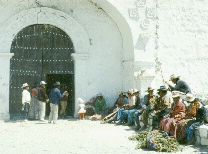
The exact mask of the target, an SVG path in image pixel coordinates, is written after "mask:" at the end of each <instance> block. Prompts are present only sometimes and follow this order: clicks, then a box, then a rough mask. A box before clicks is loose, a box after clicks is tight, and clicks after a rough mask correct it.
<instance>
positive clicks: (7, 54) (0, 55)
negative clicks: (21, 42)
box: [0, 52, 14, 59]
mask: <svg viewBox="0 0 208 154" xmlns="http://www.w3.org/2000/svg"><path fill="white" fill-rule="evenodd" d="M13 56H14V53H4V52H0V58H9V59H10V58H12V57H13Z"/></svg>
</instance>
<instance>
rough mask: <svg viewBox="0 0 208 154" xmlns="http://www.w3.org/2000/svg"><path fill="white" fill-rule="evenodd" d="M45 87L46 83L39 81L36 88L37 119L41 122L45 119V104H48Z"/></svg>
mask: <svg viewBox="0 0 208 154" xmlns="http://www.w3.org/2000/svg"><path fill="white" fill-rule="evenodd" d="M45 85H46V82H45V81H41V82H40V86H39V87H38V101H39V119H40V120H41V121H44V119H45V110H46V102H48V95H47V94H46V89H45Z"/></svg>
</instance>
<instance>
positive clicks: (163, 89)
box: [157, 86, 168, 91]
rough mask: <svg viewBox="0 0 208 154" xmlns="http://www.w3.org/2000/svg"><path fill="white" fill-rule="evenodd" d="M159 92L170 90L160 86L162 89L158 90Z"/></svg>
mask: <svg viewBox="0 0 208 154" xmlns="http://www.w3.org/2000/svg"><path fill="white" fill-rule="evenodd" d="M157 91H168V88H167V87H166V86H160V88H159V89H157Z"/></svg>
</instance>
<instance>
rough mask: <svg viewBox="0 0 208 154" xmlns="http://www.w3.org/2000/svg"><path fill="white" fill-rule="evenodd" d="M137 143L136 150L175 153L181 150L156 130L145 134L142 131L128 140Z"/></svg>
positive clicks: (177, 144) (170, 138)
mask: <svg viewBox="0 0 208 154" xmlns="http://www.w3.org/2000/svg"><path fill="white" fill-rule="evenodd" d="M129 139H130V140H136V141H138V145H137V148H139V149H150V150H155V151H159V152H176V151H179V150H182V148H181V146H180V145H179V143H178V142H177V141H176V140H175V139H174V138H172V137H169V136H168V134H167V133H165V132H159V131H157V130H154V131H151V132H147V131H143V132H140V133H138V134H137V135H134V136H132V137H130V138H129Z"/></svg>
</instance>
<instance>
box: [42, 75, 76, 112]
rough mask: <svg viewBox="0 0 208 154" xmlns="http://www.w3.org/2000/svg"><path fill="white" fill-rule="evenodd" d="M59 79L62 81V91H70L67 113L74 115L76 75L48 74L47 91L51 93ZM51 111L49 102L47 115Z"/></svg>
mask: <svg viewBox="0 0 208 154" xmlns="http://www.w3.org/2000/svg"><path fill="white" fill-rule="evenodd" d="M56 81H59V82H60V83H61V87H60V90H61V93H63V92H64V91H66V90H67V91H68V92H69V99H68V104H67V108H66V115H68V116H73V115H74V103H73V102H74V75H73V74H48V75H47V79H46V82H47V85H46V89H47V93H48V95H49V93H50V90H51V89H52V88H53V84H54V83H55V82H56ZM49 112H50V107H49V104H47V107H46V115H49Z"/></svg>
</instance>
